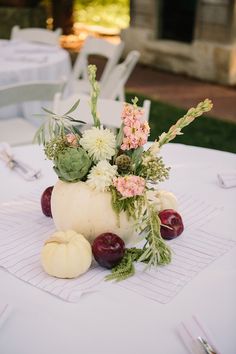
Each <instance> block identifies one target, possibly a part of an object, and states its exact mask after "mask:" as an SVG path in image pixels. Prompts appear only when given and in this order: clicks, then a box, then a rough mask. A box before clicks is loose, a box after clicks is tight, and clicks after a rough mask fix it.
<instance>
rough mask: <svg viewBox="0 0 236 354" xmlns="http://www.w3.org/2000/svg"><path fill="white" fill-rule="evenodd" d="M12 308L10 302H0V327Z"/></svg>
mask: <svg viewBox="0 0 236 354" xmlns="http://www.w3.org/2000/svg"><path fill="white" fill-rule="evenodd" d="M10 311H11V308H10V306H9V305H8V304H4V303H0V327H1V326H2V325H3V323H4V322H5V321H6V319H7V318H8V316H9V314H10Z"/></svg>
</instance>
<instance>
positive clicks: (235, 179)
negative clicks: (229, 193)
mask: <svg viewBox="0 0 236 354" xmlns="http://www.w3.org/2000/svg"><path fill="white" fill-rule="evenodd" d="M217 177H218V181H219V185H220V187H222V188H233V187H236V171H235V172H223V173H218V175H217Z"/></svg>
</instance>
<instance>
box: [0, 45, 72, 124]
mask: <svg viewBox="0 0 236 354" xmlns="http://www.w3.org/2000/svg"><path fill="white" fill-rule="evenodd" d="M70 71H71V63H70V58H69V54H68V52H67V51H66V50H64V49H62V48H60V47H57V46H50V45H45V44H36V43H30V42H22V41H19V40H13V41H6V40H0V87H1V86H5V85H10V84H16V83H25V82H28V81H40V80H41V81H47V80H48V81H50V80H60V79H62V78H63V77H64V78H65V79H66V78H68V76H69V74H70ZM42 105H43V103H32V102H31V103H25V104H23V105H21V104H19V105H15V106H10V107H7V108H2V109H0V118H11V117H16V116H20V117H22V116H23V117H25V118H27V119H28V120H30V121H31V122H33V123H35V124H36V125H38V124H37V122H38V121H39V119H38V118H35V117H34V116H33V114H35V113H41V106H42ZM46 106H47V105H46Z"/></svg>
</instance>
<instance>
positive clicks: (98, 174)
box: [86, 160, 117, 192]
mask: <svg viewBox="0 0 236 354" xmlns="http://www.w3.org/2000/svg"><path fill="white" fill-rule="evenodd" d="M116 173H117V166H112V165H111V164H109V162H108V161H106V160H103V161H100V162H98V164H97V165H96V166H94V167H93V168H92V169H91V171H90V173H89V175H88V179H87V181H86V183H87V184H88V185H89V186H90V187H91V188H92V189H94V190H96V191H98V192H105V191H106V190H108V188H109V187H110V186H111V185H112V181H113V178H114V177H115V175H116Z"/></svg>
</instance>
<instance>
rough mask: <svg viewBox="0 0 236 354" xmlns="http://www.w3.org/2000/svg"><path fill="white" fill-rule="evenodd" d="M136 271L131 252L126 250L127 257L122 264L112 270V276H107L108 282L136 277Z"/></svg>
mask: <svg viewBox="0 0 236 354" xmlns="http://www.w3.org/2000/svg"><path fill="white" fill-rule="evenodd" d="M134 273H135V269H134V264H133V259H132V255H131V254H130V253H129V250H125V255H124V257H123V258H122V260H121V262H120V263H119V264H118V265H117V266H116V267H114V268H112V270H111V274H109V275H107V276H106V278H105V279H106V280H116V281H121V280H124V279H127V278H129V277H131V276H132V275H134Z"/></svg>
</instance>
